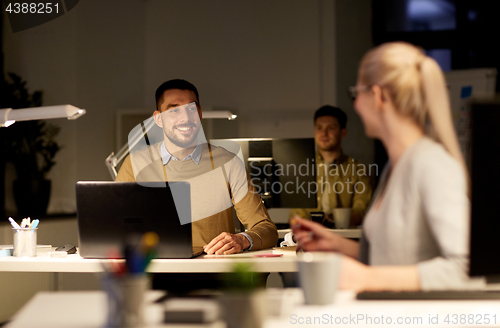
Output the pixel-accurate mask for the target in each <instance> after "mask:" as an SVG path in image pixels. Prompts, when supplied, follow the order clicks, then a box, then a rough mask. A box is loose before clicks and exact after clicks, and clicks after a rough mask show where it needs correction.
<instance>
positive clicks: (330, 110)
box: [314, 105, 347, 129]
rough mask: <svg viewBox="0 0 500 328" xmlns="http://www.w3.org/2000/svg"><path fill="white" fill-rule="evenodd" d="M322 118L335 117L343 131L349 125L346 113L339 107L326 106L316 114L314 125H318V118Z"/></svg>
mask: <svg viewBox="0 0 500 328" xmlns="http://www.w3.org/2000/svg"><path fill="white" fill-rule="evenodd" d="M321 116H333V117H335V118H336V119H337V121H339V125H340V128H341V129H345V127H346V125H347V115H346V114H345V113H344V111H343V110H342V109H340V108H338V107H333V106H330V105H325V106H323V107H321V108H320V109H318V110H317V111H316V113H314V123H316V120H317V119H318V117H321Z"/></svg>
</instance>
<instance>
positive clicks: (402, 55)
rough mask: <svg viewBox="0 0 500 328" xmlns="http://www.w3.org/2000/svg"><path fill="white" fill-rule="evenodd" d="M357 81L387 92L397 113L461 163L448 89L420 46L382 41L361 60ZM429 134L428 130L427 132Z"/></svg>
mask: <svg viewBox="0 0 500 328" xmlns="http://www.w3.org/2000/svg"><path fill="white" fill-rule="evenodd" d="M358 78H359V80H360V81H361V82H362V83H363V84H365V85H367V86H372V85H378V86H380V87H381V88H383V89H385V90H386V91H387V92H388V93H389V97H390V98H391V101H392V102H393V104H394V106H395V107H396V109H397V110H398V111H399V113H400V114H401V115H403V116H405V117H409V118H411V119H412V120H413V121H414V122H415V123H416V124H418V125H419V126H420V127H421V128H422V130H424V131H428V130H429V129H428V127H427V126H426V124H427V122H428V123H430V125H431V126H430V130H431V131H432V132H431V133H432V134H433V137H434V138H435V139H436V141H438V142H439V143H441V144H442V145H443V146H444V148H445V149H446V150H447V151H448V152H449V153H450V154H451V155H452V156H453V157H454V158H456V159H457V160H458V161H459V163H461V164H462V166H463V167H464V170H466V166H465V162H464V159H463V157H462V153H461V151H460V146H459V144H458V140H457V136H456V133H455V129H454V128H453V123H452V118H451V109H450V101H449V98H448V91H447V88H446V82H445V79H444V75H443V72H442V71H441V68H440V67H439V65H438V64H437V63H436V61H435V60H434V59H432V58H430V57H428V56H426V55H425V54H424V52H423V51H422V49H420V48H418V47H416V46H414V45H412V44H409V43H405V42H391V43H384V44H382V45H380V46H378V47H376V48H373V49H372V50H370V51H369V52H368V53H367V54H366V55H365V56H364V57H363V59H362V60H361V64H360V66H359V75H358ZM428 133H429V132H428Z"/></svg>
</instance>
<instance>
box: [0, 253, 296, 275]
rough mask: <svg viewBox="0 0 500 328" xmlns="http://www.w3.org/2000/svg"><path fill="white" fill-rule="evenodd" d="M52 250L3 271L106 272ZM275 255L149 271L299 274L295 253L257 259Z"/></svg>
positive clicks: (186, 262) (171, 262)
mask: <svg viewBox="0 0 500 328" xmlns="http://www.w3.org/2000/svg"><path fill="white" fill-rule="evenodd" d="M52 250H53V249H39V250H38V256H37V257H34V258H16V257H12V256H9V257H2V258H0V271H5V272H13V271H15V272H103V267H102V265H101V261H102V260H98V259H84V258H82V257H81V256H80V255H78V254H71V255H68V257H67V258H65V259H57V258H49V257H48V256H47V252H49V251H52ZM271 252H276V251H273V250H271V249H267V250H260V251H250V252H243V253H240V254H233V255H223V256H215V255H202V256H199V257H197V258H194V259H156V260H153V261H152V263H151V265H150V266H149V267H148V272H172V273H173V272H176V273H179V272H229V271H231V267H232V264H233V263H236V262H240V263H241V262H243V263H250V264H252V265H253V266H254V269H255V271H256V272H295V271H297V265H296V260H297V257H296V255H295V252H290V251H285V252H284V253H287V254H284V255H283V257H271V258H255V257H253V256H254V255H256V254H262V253H271Z"/></svg>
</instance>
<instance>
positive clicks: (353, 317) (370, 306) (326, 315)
mask: <svg viewBox="0 0 500 328" xmlns="http://www.w3.org/2000/svg"><path fill="white" fill-rule="evenodd" d="M487 314H488V317H489V319H490V323H489V324H486V323H485V315H487ZM447 315H449V316H448V320H449V322H446V321H445V320H446V316H447ZM454 315H457V317H456V321H457V322H455V323H454V320H455V318H454ZM362 316H363V317H362ZM461 316H464V317H463V318H464V320H463V322H464V323H462V324H461V323H460V320H461V319H460V317H461ZM469 316H470V317H469ZM382 317H383V319H382ZM308 318H310V320H312V323H310V324H307V320H308ZM314 318H319V319H316V324H315V323H314V320H315V319H314ZM368 318H371V319H368ZM370 320H371V321H370ZM382 320H383V323H382ZM401 320H402V323H401V324H399V323H398V322H397V321H401ZM469 320H470V322H469ZM405 321H406V322H405ZM495 321H496V322H495ZM389 322H390V323H389ZM458 326H460V327H498V326H500V302H499V301H496V300H491V301H490V300H486V301H484V300H460V301H428V300H426V301H358V300H356V299H355V293H354V292H351V291H341V292H339V295H338V297H337V300H336V302H335V304H333V305H328V306H310V305H309V306H307V305H301V306H297V307H295V308H294V309H293V310H292V312H291V315H289V316H287V317H286V318H281V319H272V320H268V321H267V322H266V325H265V328H291V327H322V328H323V327H324V328H327V327H356V328H361V327H405V328H408V327H432V328H439V327H458Z"/></svg>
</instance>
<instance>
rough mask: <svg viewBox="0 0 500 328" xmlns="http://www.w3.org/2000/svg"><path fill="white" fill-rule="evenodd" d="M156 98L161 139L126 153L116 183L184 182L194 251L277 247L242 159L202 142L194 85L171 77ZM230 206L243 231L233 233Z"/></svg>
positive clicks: (239, 250) (156, 116) (155, 118)
mask: <svg viewBox="0 0 500 328" xmlns="http://www.w3.org/2000/svg"><path fill="white" fill-rule="evenodd" d="M155 99H156V111H155V112H154V120H155V123H156V124H157V126H158V127H160V128H161V129H162V131H163V141H162V142H159V143H157V144H153V145H151V146H149V147H148V148H146V149H143V150H138V151H136V152H131V154H130V155H129V156H128V157H127V158H126V159H125V161H124V163H123V165H122V167H121V168H120V171H119V172H118V176H117V177H116V181H124V182H126V181H129V182H133V181H137V182H147V181H188V182H189V183H190V187H191V204H192V209H191V216H192V218H191V222H192V234H193V251H194V252H195V253H196V252H197V251H200V250H204V251H205V252H206V253H207V254H217V255H221V254H232V253H239V252H242V251H244V250H257V249H262V248H269V247H273V246H276V243H277V240H278V234H277V230H276V226H275V224H274V223H273V222H272V221H271V220H270V218H269V215H268V213H267V211H266V209H265V207H264V205H263V203H262V200H261V198H260V196H259V195H258V194H257V193H256V192H255V189H254V187H253V185H252V184H251V183H250V179H248V178H247V173H246V170H245V166H244V164H243V162H242V161H241V160H240V159H239V157H238V156H236V155H234V154H233V153H230V152H228V151H227V150H225V149H224V148H221V147H216V146H212V145H210V144H209V143H207V142H206V140H205V138H204V135H203V128H202V125H201V117H202V110H201V106H200V101H199V95H198V91H197V89H196V87H195V86H194V85H193V84H191V83H189V82H187V81H185V80H179V79H176V80H170V81H167V82H165V83H163V84H162V85H160V86H159V87H158V89H157V90H156V93H155ZM233 205H234V207H235V210H236V213H237V215H238V219H239V220H240V221H241V223H243V225H244V226H245V227H246V228H247V230H246V231H245V232H242V233H238V234H236V233H235V228H234V224H233V217H232V209H231V207H232V206H233Z"/></svg>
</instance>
